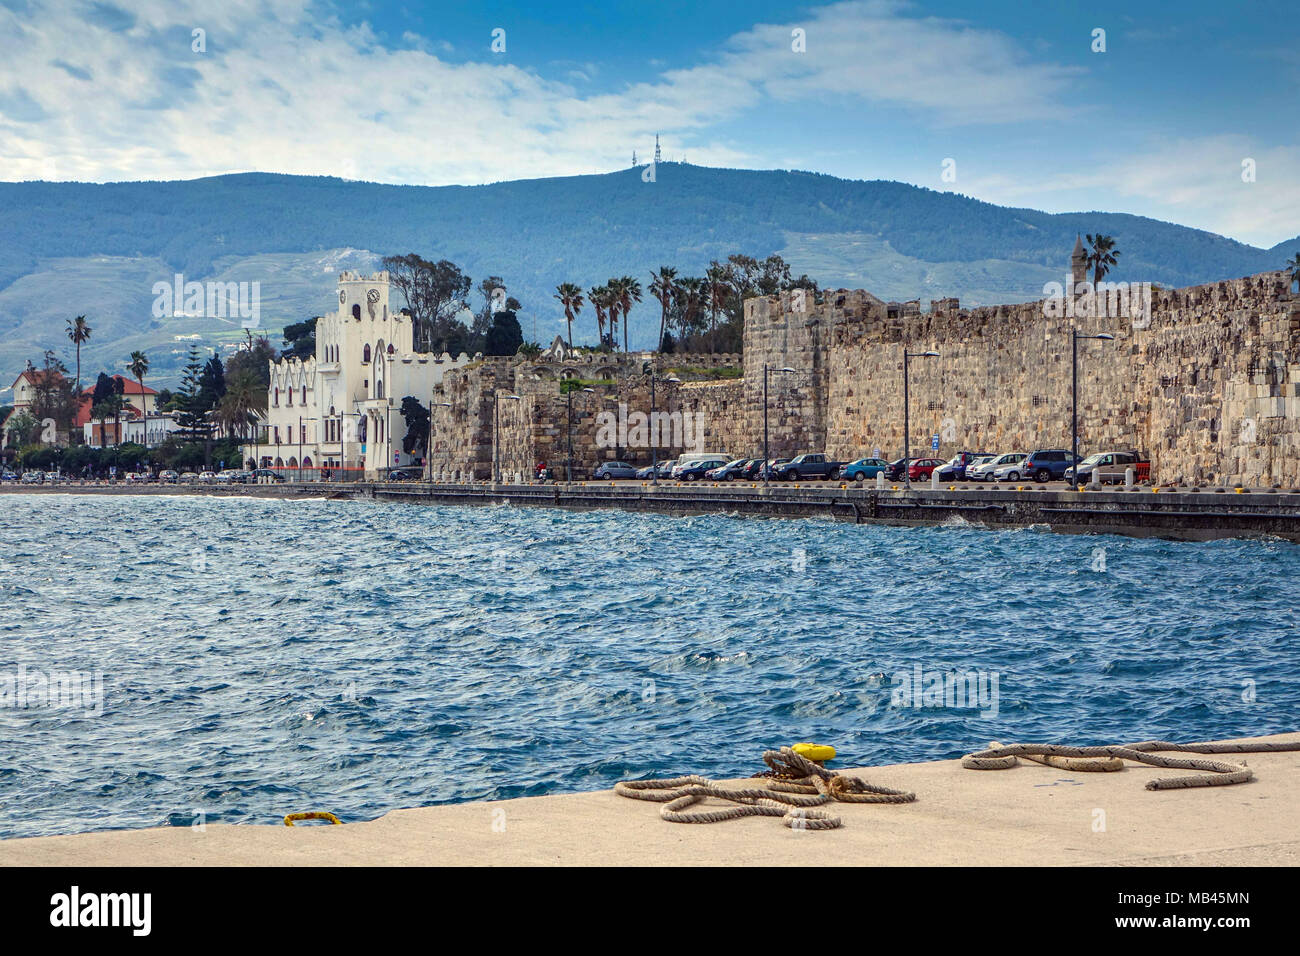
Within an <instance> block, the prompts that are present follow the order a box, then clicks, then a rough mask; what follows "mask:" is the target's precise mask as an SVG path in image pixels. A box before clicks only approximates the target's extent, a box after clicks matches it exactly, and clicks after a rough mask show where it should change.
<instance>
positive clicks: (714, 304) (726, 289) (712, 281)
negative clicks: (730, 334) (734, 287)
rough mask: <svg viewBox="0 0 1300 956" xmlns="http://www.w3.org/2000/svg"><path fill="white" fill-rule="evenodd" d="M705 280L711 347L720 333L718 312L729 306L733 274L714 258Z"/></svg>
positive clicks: (711, 347)
mask: <svg viewBox="0 0 1300 956" xmlns="http://www.w3.org/2000/svg"><path fill="white" fill-rule="evenodd" d="M704 276H705V282H706V283H707V284H708V285H707V288H706V289H705V293H706V296H705V297H706V300H707V301H708V303H709V313H710V316H709V348H710V349H713V348H714V347H715V341H714V340H716V339H717V335H718V313H719V312H721V311H722V310H723V309H725V308H726V307H727V299H728V298H730V296H731V275H730V273H729V272H728V271H727V267H726V266H724V265H723V264H722V263H720V262H718V260H717V259H714V260H713V261H712V262H711V263H709V271H708V272H706V273H705V274H704Z"/></svg>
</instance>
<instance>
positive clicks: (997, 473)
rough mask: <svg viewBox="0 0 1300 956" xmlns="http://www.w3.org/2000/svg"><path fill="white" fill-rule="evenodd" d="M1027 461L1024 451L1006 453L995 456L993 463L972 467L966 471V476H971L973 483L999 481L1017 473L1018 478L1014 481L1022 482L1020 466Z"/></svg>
mask: <svg viewBox="0 0 1300 956" xmlns="http://www.w3.org/2000/svg"><path fill="white" fill-rule="evenodd" d="M1024 460H1025V453H1024V452H1023V451H1011V452H1005V453H1003V454H1001V455H994V456H993V460H992V461H986V462H983V463H981V464H978V465H971V466H969V467H968V468H967V469H966V474H967V475H969V476H970V480H971V481H998V480H1001V479H1002V478H1006V477H1007V473H1009V472H1011V471H1015V472H1016V477H1015V478H1012V479H1011V480H1012V481H1019V480H1020V472H1019V465H1020V463H1021V462H1022V461H1024Z"/></svg>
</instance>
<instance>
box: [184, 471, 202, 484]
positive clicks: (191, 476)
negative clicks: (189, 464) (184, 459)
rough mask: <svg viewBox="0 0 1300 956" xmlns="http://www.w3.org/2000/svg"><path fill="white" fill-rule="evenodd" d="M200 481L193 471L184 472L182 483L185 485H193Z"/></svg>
mask: <svg viewBox="0 0 1300 956" xmlns="http://www.w3.org/2000/svg"><path fill="white" fill-rule="evenodd" d="M198 480H199V476H198V475H197V474H196V473H194V472H192V471H182V472H181V477H180V483H181V484H183V485H192V484H194V482H196V481H198Z"/></svg>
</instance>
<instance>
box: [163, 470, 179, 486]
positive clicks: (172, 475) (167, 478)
mask: <svg viewBox="0 0 1300 956" xmlns="http://www.w3.org/2000/svg"><path fill="white" fill-rule="evenodd" d="M179 480H180V475H178V474H176V472H174V471H172V470H171V469H170V468H164V469H163V470H162V471H160V472H158V482H159V483H160V484H164V485H174V484H176V482H177V481H179Z"/></svg>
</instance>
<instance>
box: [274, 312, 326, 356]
mask: <svg viewBox="0 0 1300 956" xmlns="http://www.w3.org/2000/svg"><path fill="white" fill-rule="evenodd" d="M320 318H321V317H320V316H319V315H315V316H312V317H311V318H310V319H305V320H304V321H302V322H295V323H293V324H292V325H286V326H285V327H284V332H283V333H281V334H282V335H283V336H284V349H283V351H281V353H280V354H281V355H282V356H285V357H288V358H296V359H300V360H303V361H306V360H307V359H308V358H310V357H311V356H313V355H315V354H316V323H317V322H319V321H320Z"/></svg>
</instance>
